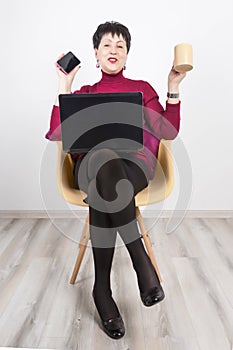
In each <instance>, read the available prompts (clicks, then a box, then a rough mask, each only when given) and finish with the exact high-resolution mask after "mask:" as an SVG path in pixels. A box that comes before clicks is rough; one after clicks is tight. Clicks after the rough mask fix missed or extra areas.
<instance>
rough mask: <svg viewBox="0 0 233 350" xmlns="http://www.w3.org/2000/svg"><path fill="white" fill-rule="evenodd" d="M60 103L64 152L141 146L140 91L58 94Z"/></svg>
mask: <svg viewBox="0 0 233 350" xmlns="http://www.w3.org/2000/svg"><path fill="white" fill-rule="evenodd" d="M59 105H60V118H61V131H62V144H63V150H64V151H65V152H69V153H86V152H89V151H90V150H92V149H100V148H110V149H114V150H116V151H121V152H135V151H138V150H140V149H142V148H143V128H142V127H143V123H142V93H141V92H120V93H94V94H86V93H85V94H61V95H59Z"/></svg>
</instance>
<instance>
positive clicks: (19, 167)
mask: <svg viewBox="0 0 233 350" xmlns="http://www.w3.org/2000/svg"><path fill="white" fill-rule="evenodd" d="M0 4H1V11H0V35H1V40H0V42H1V55H0V61H1V75H0V77H1V85H0V89H1V105H0V107H1V117H0V118H1V119H0V120H1V124H0V146H1V153H0V154H1V155H0V157H1V159H0V160H1V181H0V191H1V194H0V198H1V202H0V210H43V209H44V204H43V201H42V197H41V184H40V174H41V171H42V172H43V174H42V176H43V179H44V178H45V176H47V177H48V187H49V186H51V196H50V206H51V209H54V210H56V209H60V208H62V204H61V200H60V199H59V196H58V195H57V194H56V190H55V160H56V159H55V156H56V145H55V144H52V143H51V142H50V143H49V142H48V141H47V140H45V139H44V134H45V133H46V131H47V130H48V126H49V119H50V111H51V108H52V104H53V102H54V99H55V95H56V91H57V76H56V72H55V69H54V66H53V63H54V61H55V60H56V58H57V56H58V55H59V54H60V53H62V52H67V51H69V50H71V51H73V52H74V53H75V54H77V56H78V57H79V58H80V59H81V61H82V68H81V69H80V71H79V72H78V75H77V77H76V80H75V82H74V86H73V88H74V89H76V88H79V87H80V86H82V85H84V84H92V83H94V82H96V81H98V80H99V79H100V71H99V70H97V69H96V67H95V58H94V54H93V49H92V35H93V33H94V31H95V30H96V27H97V25H98V24H99V23H103V22H105V21H107V20H116V21H119V22H121V23H123V24H125V25H126V26H128V28H129V29H130V32H131V35H132V48H131V50H130V53H129V59H128V62H127V70H126V71H125V76H126V77H130V78H133V79H134V78H135V79H143V80H147V81H149V82H150V83H151V84H152V85H153V86H154V88H155V90H156V91H157V92H158V94H159V96H160V101H161V103H162V104H163V105H165V100H166V92H167V75H168V72H169V70H170V68H171V66H172V61H173V47H174V45H175V44H177V43H180V42H189V43H191V44H192V45H193V49H194V66H195V67H194V70H193V71H192V72H190V73H189V74H188V75H187V77H186V79H185V80H184V81H183V82H182V84H181V86H180V92H181V100H182V111H181V112H182V116H181V117H182V121H181V131H180V136H179V137H180V142H181V141H182V142H183V144H184V148H185V149H186V150H187V152H188V156H189V159H190V161H191V165H192V172H193V180H192V183H193V189H192V197H191V200H190V203H189V209H193V210H202V209H203V210H232V209H233V198H232V197H233V191H232V179H233V162H232V161H231V153H232V150H233V147H232V140H231V137H232V130H233V118H232V117H233V115H232V114H233V113H232V91H233V89H232V78H233V74H232V73H233V68H232V66H233V64H232V62H233V48H232V36H231V33H232V30H233V3H232V0H223V1H221V3H219V2H217V1H210V0H206V1H203V0H197V1H195V3H194V2H193V1H189V0H177V1H175V2H174V1H172V0H167V1H164V2H163V1H160V2H155V1H154V0H144V1H143V2H141V1H140V2H136V1H125V0H124V1H122V0H119V1H117V2H109V1H107V0H99V1H95V2H94V1H93V2H90V1H86V2H84V1H77V0H76V1H74V0H70V1H67V2H65V1H64V0H62V1H61V0H47V1H45V0H41V1H34V0H20V1H19V0H1V3H0ZM175 145H176V143H174V146H175ZM48 149H49V151H48ZM46 152H47V153H46ZM48 152H49V153H48ZM45 154H47V155H48V154H49V158H48V157H47V158H48V159H47V158H46V156H45ZM45 159H47V160H46V162H47V163H46V164H47V170H45V169H46V167H44V166H43V167H42V166H41V162H42V163H43V161H44V160H45ZM183 167H184V168H185V164H184V165H183ZM45 171H46V174H45V173H44V172H45ZM42 185H43V184H42ZM52 186H54V188H53V189H52ZM181 186H182V184H180V183H179V169H178V171H177V174H176V187H175V189H174V192H173V194H172V195H171V196H170V198H169V199H168V200H167V201H166V208H167V209H172V208H174V206H175V203H176V198H177V194H178V192H179V191H180V187H181ZM42 192H43V189H42ZM185 205H186V204H184V206H185ZM181 209H185V208H182V205H181Z"/></svg>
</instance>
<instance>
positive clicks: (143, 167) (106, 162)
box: [46, 21, 185, 339]
mask: <svg viewBox="0 0 233 350" xmlns="http://www.w3.org/2000/svg"><path fill="white" fill-rule="evenodd" d="M130 41H131V36H130V33H129V30H128V28H126V27H125V26H124V25H122V24H120V23H118V22H113V21H112V22H106V23H104V24H101V25H99V26H98V28H97V30H96V32H95V33H94V35H93V46H94V51H95V57H96V60H97V64H96V67H97V68H101V71H102V78H101V80H100V81H99V82H97V83H96V84H94V85H92V86H90V85H86V86H83V87H81V89H80V90H78V91H75V92H74V93H101V92H126V91H141V92H142V93H143V105H144V107H145V113H144V120H143V133H144V135H143V136H144V149H143V150H142V151H139V152H136V153H134V154H132V155H130V156H129V155H128V156H127V157H124V156H122V154H119V153H117V152H115V151H113V150H110V149H100V150H98V151H93V152H89V153H88V154H86V155H84V154H75V155H72V158H73V160H74V176H75V182H76V186H77V188H80V189H82V190H84V191H85V192H86V193H87V194H88V197H87V198H86V200H85V201H87V202H88V203H89V211H90V238H91V243H92V252H93V258H94V266H95V282H94V287H93V292H92V295H93V298H94V302H95V305H96V308H97V310H98V313H99V316H100V318H101V321H102V325H103V329H104V331H105V332H106V333H107V334H108V335H109V336H110V337H112V338H114V339H119V338H121V337H123V335H124V334H125V327H124V322H123V320H122V317H121V315H120V311H119V309H118V307H117V305H116V303H115V301H114V300H113V298H112V291H111V286H110V271H111V266H112V259H113V254H114V247H115V241H116V235H117V232H119V234H120V236H121V238H122V240H123V242H124V243H125V245H126V248H127V250H128V252H129V254H130V257H131V260H132V264H133V268H134V270H135V272H136V274H137V280H138V286H139V291H140V296H141V300H142V302H143V304H144V305H145V306H152V305H154V304H156V303H158V302H160V301H162V300H163V299H164V297H165V295H164V291H163V288H162V286H161V284H160V281H159V279H158V276H157V274H156V271H155V269H154V267H153V265H152V263H151V260H150V258H149V257H148V255H147V253H146V251H145V249H144V245H143V243H142V241H141V237H140V233H139V231H138V227H137V221H136V212H135V201H134V196H135V195H136V194H137V193H138V192H139V191H141V190H142V189H143V188H145V187H147V185H148V181H149V179H151V178H152V177H153V175H154V170H155V164H156V157H155V156H157V153H158V147H159V140H160V139H161V138H164V139H174V138H175V137H176V135H177V133H178V131H179V123H180V100H179V84H180V82H181V81H182V79H183V78H184V77H185V73H182V74H181V73H177V72H175V71H174V70H173V69H171V71H170V73H169V76H168V95H167V96H168V99H167V101H166V108H165V109H164V108H163V107H162V105H161V104H160V102H159V100H158V95H157V93H156V92H155V90H154V89H153V88H152V87H151V86H150V84H149V83H147V82H145V81H142V80H132V79H128V78H125V77H124V75H123V70H124V69H125V65H126V61H127V56H128V52H129V49H130ZM60 57H62V55H61V56H60ZM60 57H59V58H60ZM79 69H80V66H78V67H76V68H74V69H73V71H71V72H70V73H69V74H68V75H65V74H63V73H62V72H61V71H60V70H59V68H58V67H57V66H56V71H57V74H58V77H59V89H58V94H67V93H71V85H72V82H73V80H74V77H75V75H76V73H77V72H78V70H79ZM152 133H153V134H154V136H153V135H152ZM46 138H48V139H50V140H61V131H60V118H59V107H58V99H56V102H55V105H54V106H53V110H52V115H51V122H50V130H49V131H48V133H47V134H46ZM96 169H99V170H98V171H97V173H96ZM80 174H81V175H80ZM122 180H128V181H129V182H130V183H131V184H132V186H133V187H132V188H133V190H132V191H133V195H132V196H131V198H130V196H129V195H128V193H129V192H130V191H124V188H125V187H124V186H123V187H121V191H120V190H119V188H117V187H116V184H120V183H121V185H122V182H121V181H122ZM128 190H129V187H128ZM124 192H125V194H124ZM97 194H98V195H100V197H101V199H102V200H103V202H104V204H105V206H106V210H105V211H103V210H102V209H99V210H98V203H97V207H96V205H92V203H95V202H96V201H95V198H96V196H97ZM121 196H122V197H124V198H123V199H124V200H123V202H124V203H126V205H125V206H124V207H123V208H122V207H118V210H115V211H114V212H112V211H111V210H108V203H109V205H110V204H111V203H112V202H113V201H115V200H116V198H120V197H121ZM121 203H122V201H121ZM95 204H96V203H95ZM126 293H127V291H126Z"/></svg>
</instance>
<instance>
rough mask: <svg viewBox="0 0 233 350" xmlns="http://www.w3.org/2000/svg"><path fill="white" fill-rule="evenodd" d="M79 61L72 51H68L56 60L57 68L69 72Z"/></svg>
mask: <svg viewBox="0 0 233 350" xmlns="http://www.w3.org/2000/svg"><path fill="white" fill-rule="evenodd" d="M80 63H81V61H80V60H79V59H78V58H77V57H76V56H75V55H74V54H73V53H72V52H68V53H67V54H66V55H65V56H63V57H62V58H60V59H59V60H58V61H57V65H58V67H59V69H61V71H62V72H63V73H65V74H68V73H70V72H71V71H72V70H73V69H74V68H75V67H76V66H78V65H79V64H80Z"/></svg>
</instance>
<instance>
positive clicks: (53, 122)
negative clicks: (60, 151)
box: [45, 85, 89, 141]
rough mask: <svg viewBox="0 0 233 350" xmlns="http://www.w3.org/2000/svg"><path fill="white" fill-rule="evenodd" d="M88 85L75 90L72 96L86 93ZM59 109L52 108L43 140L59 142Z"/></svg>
mask: <svg viewBox="0 0 233 350" xmlns="http://www.w3.org/2000/svg"><path fill="white" fill-rule="evenodd" d="M88 92H89V85H85V86H82V87H81V89H80V90H76V91H74V92H73V93H74V94H81V93H88ZM60 123H61V122H60V109H59V106H55V105H54V106H53V108H52V113H51V116H50V127H49V130H48V132H47V133H46V134H45V138H46V139H48V140H50V141H61V125H60Z"/></svg>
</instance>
